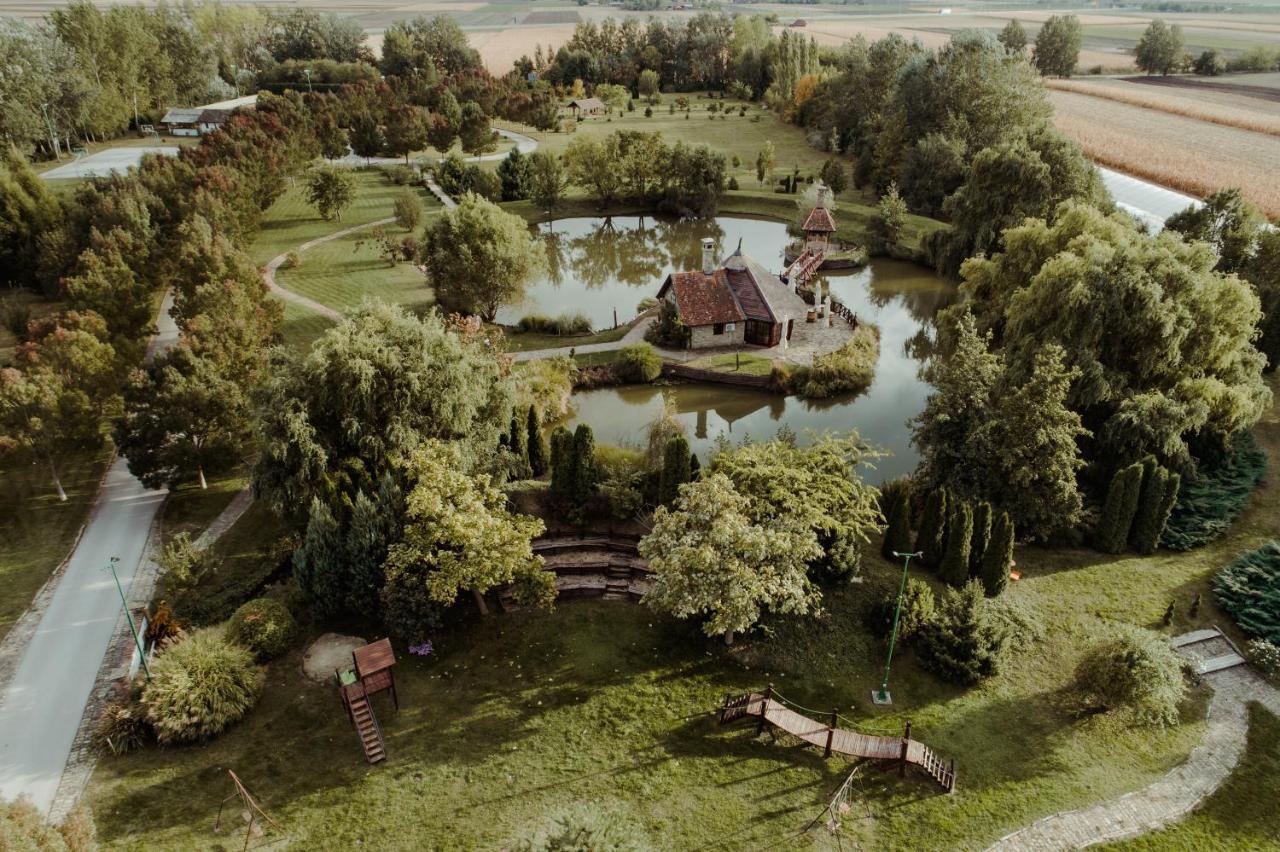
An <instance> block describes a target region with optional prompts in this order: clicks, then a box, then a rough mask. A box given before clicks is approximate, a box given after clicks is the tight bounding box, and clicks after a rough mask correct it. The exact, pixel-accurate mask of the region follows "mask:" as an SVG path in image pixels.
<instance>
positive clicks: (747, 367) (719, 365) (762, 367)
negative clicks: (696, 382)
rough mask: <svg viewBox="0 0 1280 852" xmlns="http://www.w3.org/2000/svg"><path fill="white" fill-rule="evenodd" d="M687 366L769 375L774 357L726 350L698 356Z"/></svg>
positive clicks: (747, 374)
mask: <svg viewBox="0 0 1280 852" xmlns="http://www.w3.org/2000/svg"><path fill="white" fill-rule="evenodd" d="M686 366H688V367H696V368H697V369H699V370H718V371H720V372H722V373H741V374H742V375H744V376H767V375H769V374H770V373H772V372H773V359H771V358H762V357H761V356H759V355H751V354H749V353H746V352H740V353H733V352H724V353H721V354H719V355H707V356H705V357H703V358H698V359H696V360H693V361H690V362H688V363H687V364H686Z"/></svg>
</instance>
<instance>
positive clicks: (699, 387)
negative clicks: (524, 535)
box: [537, 218, 955, 483]
mask: <svg viewBox="0 0 1280 852" xmlns="http://www.w3.org/2000/svg"><path fill="white" fill-rule="evenodd" d="M584 221H595V222H596V224H597V225H600V222H599V221H598V220H569V222H567V223H566V222H557V223H555V227H556V228H557V230H562V231H563V232H564V234H565V235H566V236H565V240H566V241H567V242H568V243H570V244H572V243H573V241H574V239H584V240H587V241H586V242H583V243H580V244H579V245H578V247H577V248H576V249H575V252H581V253H582V254H584V255H592V256H595V257H604V256H607V257H608V258H609V260H608V262H607V263H606V262H603V261H601V262H599V264H598V266H596V265H594V264H593V266H592V268H591V271H592V273H593V275H595V277H594V278H588V277H586V276H582V277H579V276H578V274H577V273H576V272H566V273H564V276H563V277H562V279H561V282H562V283H561V284H559V285H551V284H547V285H546V286H545V287H544V288H542V289H540V290H539V291H538V294H537V295H538V296H539V297H540V298H543V299H546V301H545V302H543V303H540V304H545V305H548V306H551V307H549V308H539V310H541V311H542V312H545V313H552V314H554V313H559V312H561V311H564V310H569V309H580V310H584V311H588V310H593V309H594V310H598V309H599V306H607V305H608V302H607V301H606V300H604V299H601V300H600V301H594V300H593V297H594V295H595V294H597V293H601V292H604V293H612V294H614V295H613V296H612V297H611V298H614V299H617V298H621V297H622V296H624V295H625V296H627V297H629V298H630V299H632V300H634V301H638V300H639V298H640V297H641V296H642V295H651V294H652V293H653V292H654V291H655V290H656V289H657V288H656V284H654V283H653V282H657V281H660V280H661V279H662V277H664V276H665V275H666V271H667V270H670V269H672V268H674V267H680V268H692V267H694V266H695V265H696V264H697V263H698V262H699V255H700V248H699V242H698V241H699V240H700V239H701V238H702V236H712V237H713V238H717V239H719V240H720V243H721V247H722V248H724V247H725V246H728V249H727V250H732V247H733V246H736V245H737V238H738V236H742V237H743V246H744V248H745V249H746V250H747V252H748V253H749V254H751V255H752V256H753V257H755V258H756V259H757V260H760V261H762V262H763V263H765V264H766V265H767V266H769V267H771V268H772V267H776V266H778V265H780V263H781V253H782V250H783V248H784V247H785V245H786V242H787V236H786V229H785V226H783V225H782V224H780V223H776V222H762V221H757V220H752V219H737V218H722V219H720V220H719V221H718V222H716V223H692V222H686V223H669V224H654V223H653V222H652V220H649V221H648V222H646V224H645V225H643V226H640V225H638V224H636V220H634V219H632V220H630V222H629V224H627V225H626V226H624V224H620V223H619V221H618V220H617V219H615V220H614V222H613V224H612V226H610V227H608V228H602V227H597V228H595V229H587V230H586V231H584V230H583V229H584V228H585V227H586V226H584V225H583V224H582V223H583V222H584ZM574 233H576V234H579V237H577V238H575V237H571V236H567V235H569V234H574ZM585 233H590V235H591V236H590V237H589V238H587V237H584V236H582V235H583V234H585ZM664 233H665V234H668V235H669V238H670V242H669V243H664V242H663V241H662V239H660V235H662V234H664ZM633 246H634V247H636V251H637V252H639V255H638V257H637V256H636V255H632V254H630V252H629V247H633ZM726 253H727V251H726ZM609 264H616V268H617V269H620V270H623V271H622V272H621V273H620V274H618V275H612V276H611V275H610V274H608V270H609V269H610V266H609ZM569 269H570V270H572V269H574V267H573V264H572V262H570V264H569ZM597 270H598V271H597ZM637 270H643V272H641V271H637ZM574 280H578V281H585V282H587V283H586V287H585V288H583V287H580V286H572V285H571V283H570V282H572V281H574ZM592 281H598V282H599V285H598V286H593V284H592V283H591V282H592ZM632 281H634V282H636V283H629V282H632ZM645 282H648V284H649V285H650V286H646V287H643V288H642V287H641V286H640V285H641V284H642V283H645ZM828 286H829V287H830V288H831V292H832V293H833V294H834V296H835V297H836V298H837V299H839V300H840V301H841V302H843V303H844V304H846V305H848V306H849V307H850V308H851V309H853V310H854V311H856V312H857V313H858V315H859V316H860V317H863V318H866V319H869V320H871V321H872V322H874V323H876V324H878V325H879V326H880V332H881V346H880V361H879V364H878V365H877V368H876V377H875V381H874V382H873V383H872V385H871V387H870V388H869V389H868V390H867V391H866V392H865V393H862V394H859V395H856V396H852V397H844V398H836V399H828V400H817V401H808V400H802V399H798V398H796V397H786V396H780V395H777V394H771V393H765V392H761V391H755V390H748V389H744V388H735V387H731V386H728V385H718V384H700V383H693V384H681V385H676V386H673V387H667V388H660V387H654V386H649V385H641V386H633V387H621V388H603V389H600V390H594V391H585V392H581V393H577V394H574V397H573V406H574V413H573V415H572V417H571V418H570V419H569V420H568V421H567V425H568V426H569V427H570V428H573V427H574V426H576V425H577V424H578V423H588V424H590V425H591V427H592V429H593V430H594V432H595V436H596V441H597V442H603V443H610V444H618V445H621V446H634V447H639V446H641V445H643V443H644V441H645V434H646V433H645V427H646V426H647V425H648V423H649V422H650V421H652V420H653V419H654V418H656V417H657V416H658V415H659V413H660V412H661V411H662V394H664V393H666V394H670V395H671V396H672V397H673V399H674V402H675V406H676V409H677V412H678V417H679V419H680V420H681V421H682V422H683V423H684V424H685V427H686V433H687V435H688V437H689V442H690V444H691V445H692V446H693V448H694V450H695V451H696V452H697V453H698V455H699V456H700V457H701V458H702V459H703V460H704V461H705V460H706V459H707V456H708V454H709V451H710V450H711V448H712V445H713V444H714V442H715V441H716V439H717V438H718V437H720V436H721V435H723V436H725V437H726V438H728V439H729V440H731V441H733V442H734V443H737V442H740V441H743V440H760V439H767V438H771V437H773V436H774V435H775V434H776V433H777V431H778V429H779V428H780V427H781V426H783V425H785V426H787V427H788V428H790V429H791V430H792V431H793V432H794V433H795V434H796V435H797V437H799V439H800V440H801V441H802V442H804V441H806V439H807V435H809V434H812V433H815V432H816V433H821V432H825V431H831V432H840V433H843V432H847V431H848V430H850V429H857V430H858V432H859V433H860V434H861V435H862V436H863V437H864V438H866V439H867V440H869V441H870V442H872V443H873V444H875V445H876V446H878V447H880V448H882V449H884V450H887V451H888V452H889V455H888V456H887V457H886V458H883V459H881V460H880V461H879V462H877V463H876V467H875V469H874V470H871V471H868V472H867V473H866V477H867V479H868V480H869V481H871V482H877V483H878V482H882V481H884V480H886V479H891V478H893V477H896V476H900V475H902V474H904V473H909V472H910V471H911V470H912V469H913V468H914V467H915V465H916V460H917V454H916V452H915V450H914V449H913V448H912V447H911V443H910V437H911V432H910V429H909V428H908V426H907V421H908V420H910V419H911V418H912V417H914V416H915V415H916V414H918V413H919V412H920V410H921V409H922V408H923V407H924V401H925V397H926V396H927V395H928V393H929V387H928V385H926V384H925V383H924V382H923V381H921V380H920V378H919V376H918V368H919V366H920V362H921V359H922V358H924V357H927V354H928V350H929V346H930V342H931V340H932V336H933V320H934V316H935V315H936V314H937V312H938V310H939V309H941V308H943V307H945V306H947V305H949V304H950V303H951V302H952V301H953V299H954V298H955V285H954V284H952V283H951V282H948V281H945V280H943V279H940V278H938V277H937V276H935V275H934V274H933V273H932V272H930V271H929V270H926V269H924V268H922V267H919V266H916V265H914V264H910V263H906V262H902V261H893V260H875V261H872V263H871V264H870V265H869V266H867V267H866V268H864V269H861V270H858V271H856V272H851V273H847V274H835V275H828V276H825V283H824V285H823V288H824V290H825V289H826V288H827V287H828ZM553 293H559V294H561V297H560V299H558V300H555V301H552V300H551V299H550V298H548V297H549V296H550V295H551V294H553ZM571 293H572V295H570V294H571ZM584 294H585V295H584ZM566 297H567V298H566ZM593 306H594V307H593ZM632 307H634V306H632ZM619 316H620V317H622V316H623V314H622V312H621V310H620V311H619ZM627 316H629V314H628V315H627Z"/></svg>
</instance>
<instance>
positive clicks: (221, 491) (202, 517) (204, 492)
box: [161, 470, 249, 539]
mask: <svg viewBox="0 0 1280 852" xmlns="http://www.w3.org/2000/svg"><path fill="white" fill-rule="evenodd" d="M248 485H249V477H248V474H247V473H246V472H245V471H244V470H235V471H232V472H231V473H228V474H226V475H224V476H220V477H216V478H212V479H210V480H209V487H208V488H201V487H200V486H199V485H196V484H187V485H181V486H179V487H178V488H175V489H173V490H171V491H170V492H169V496H168V497H167V498H165V501H164V514H163V516H162V517H161V524H162V529H163V530H164V537H165V539H170V538H172V537H173V536H175V535H178V534H179V533H187V534H188V535H190V536H191V538H192V539H196V538H198V537H199V536H200V534H201V533H203V532H204V531H205V530H206V529H207V528H208V527H209V524H211V523H212V522H213V520H214V519H215V518H216V517H218V515H220V514H222V510H223V509H225V508H227V504H228V503H230V502H231V501H232V499H233V498H234V497H235V496H236V495H237V494H239V493H240V492H241V491H243V490H244V489H245V488H247V487H248Z"/></svg>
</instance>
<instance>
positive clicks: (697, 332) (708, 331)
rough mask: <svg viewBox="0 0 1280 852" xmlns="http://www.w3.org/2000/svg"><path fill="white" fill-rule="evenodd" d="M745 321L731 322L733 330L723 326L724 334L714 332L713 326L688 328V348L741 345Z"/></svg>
mask: <svg viewBox="0 0 1280 852" xmlns="http://www.w3.org/2000/svg"><path fill="white" fill-rule="evenodd" d="M745 328H746V323H742V322H738V323H734V324H733V331H730V330H729V329H728V327H727V326H726V327H725V330H724V334H715V333H714V332H715V326H711V325H699V326H695V327H694V328H691V329H689V332H690V335H689V348H690V349H710V348H712V347H716V346H741V345H743V336H742V335H743V330H744V329H745Z"/></svg>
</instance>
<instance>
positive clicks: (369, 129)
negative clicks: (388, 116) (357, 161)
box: [348, 112, 387, 162]
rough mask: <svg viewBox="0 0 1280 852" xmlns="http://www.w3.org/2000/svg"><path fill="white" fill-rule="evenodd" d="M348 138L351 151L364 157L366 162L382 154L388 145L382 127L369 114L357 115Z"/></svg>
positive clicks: (352, 121)
mask: <svg viewBox="0 0 1280 852" xmlns="http://www.w3.org/2000/svg"><path fill="white" fill-rule="evenodd" d="M348 138H349V141H350V143H351V150H352V151H353V152H354V153H355V155H356V156H357V157H364V158H365V160H366V162H367V161H368V159H369V158H370V157H376V156H378V155H379V154H381V153H382V149H383V148H384V147H385V146H386V144H387V140H386V137H384V136H383V135H382V127H381V126H379V124H378V122H377V120H376V119H374V117H373V116H371V115H370V114H369V113H368V112H360V113H357V114H356V117H355V118H353V119H352V120H351V130H350V132H349V134H348Z"/></svg>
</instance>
